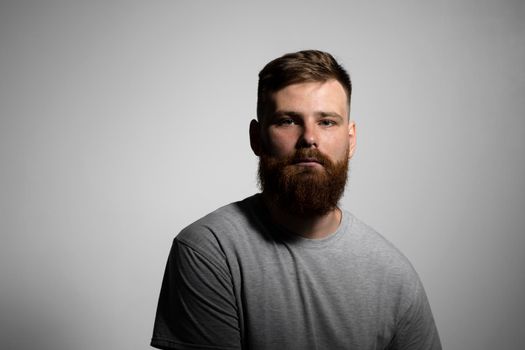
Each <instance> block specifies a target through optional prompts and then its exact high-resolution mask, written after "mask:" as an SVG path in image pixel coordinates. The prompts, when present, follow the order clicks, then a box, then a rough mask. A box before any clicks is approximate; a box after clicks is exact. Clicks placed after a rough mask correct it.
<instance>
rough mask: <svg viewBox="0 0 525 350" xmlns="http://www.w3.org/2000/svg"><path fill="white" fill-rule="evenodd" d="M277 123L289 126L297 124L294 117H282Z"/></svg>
mask: <svg viewBox="0 0 525 350" xmlns="http://www.w3.org/2000/svg"><path fill="white" fill-rule="evenodd" d="M275 124H276V125H277V126H289V125H293V124H295V121H294V120H293V119H292V118H281V119H278V120H277V121H276V122H275Z"/></svg>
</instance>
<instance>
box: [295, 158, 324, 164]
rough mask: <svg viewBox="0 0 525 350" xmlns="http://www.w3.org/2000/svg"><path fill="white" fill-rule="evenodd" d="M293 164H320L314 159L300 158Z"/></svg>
mask: <svg viewBox="0 0 525 350" xmlns="http://www.w3.org/2000/svg"><path fill="white" fill-rule="evenodd" d="M295 163H318V164H321V162H320V161H319V160H318V159H316V158H300V159H297V161H296V162H295Z"/></svg>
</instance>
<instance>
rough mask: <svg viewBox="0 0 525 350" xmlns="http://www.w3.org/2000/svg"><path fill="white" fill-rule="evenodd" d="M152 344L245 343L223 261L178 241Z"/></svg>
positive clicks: (238, 345) (217, 346)
mask: <svg viewBox="0 0 525 350" xmlns="http://www.w3.org/2000/svg"><path fill="white" fill-rule="evenodd" d="M151 345H152V346H155V347H159V348H167V349H195V348H204V349H206V348H210V349H240V348H241V336H240V329H239V321H238V314H237V307H236V302H235V295H234V292H233V286H232V280H231V276H230V274H229V271H228V268H227V265H226V263H225V262H222V263H221V260H220V259H217V257H213V258H211V257H207V256H206V255H205V254H203V253H200V252H197V251H196V250H194V249H192V248H191V247H189V246H187V245H185V244H184V243H181V242H179V241H177V240H175V241H174V244H173V247H172V250H171V252H170V256H169V258H168V263H167V265H166V270H165V273H164V279H163V282H162V288H161V293H160V297H159V303H158V307H157V315H156V319H155V327H154V332H153V339H152V342H151Z"/></svg>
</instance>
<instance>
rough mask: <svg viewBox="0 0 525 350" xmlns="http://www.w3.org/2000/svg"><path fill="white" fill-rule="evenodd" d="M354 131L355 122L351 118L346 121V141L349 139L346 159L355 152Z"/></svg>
mask: <svg viewBox="0 0 525 350" xmlns="http://www.w3.org/2000/svg"><path fill="white" fill-rule="evenodd" d="M355 132H356V127H355V122H354V121H353V120H350V121H349V122H348V141H349V147H348V159H350V158H352V156H353V155H354V152H355V147H356V134H355Z"/></svg>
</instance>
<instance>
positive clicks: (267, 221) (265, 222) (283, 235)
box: [251, 193, 350, 248]
mask: <svg viewBox="0 0 525 350" xmlns="http://www.w3.org/2000/svg"><path fill="white" fill-rule="evenodd" d="M252 199H253V200H252V206H251V207H252V213H253V215H254V216H255V217H257V218H258V219H259V220H258V221H260V223H261V224H262V226H263V227H264V230H265V231H266V232H267V233H268V234H269V235H270V236H271V237H273V238H274V239H275V240H276V241H280V242H283V243H286V244H293V245H296V246H301V247H305V248H320V247H325V246H328V245H331V244H333V243H334V242H336V241H338V240H339V239H340V238H341V237H342V236H343V235H344V232H346V231H347V227H348V225H349V223H350V215H349V213H348V212H347V211H346V210H344V209H342V208H339V210H340V211H341V222H340V223H339V226H338V227H337V229H336V230H335V231H334V232H332V233H330V234H329V235H327V236H326V237H323V238H306V237H303V236H301V235H298V234H296V233H294V232H292V231H290V230H288V229H287V228H286V227H284V226H282V225H279V224H276V223H275V222H273V221H272V219H271V216H270V212H269V210H268V208H267V207H266V205H265V204H264V201H263V199H262V194H261V193H258V194H255V195H254V196H253V197H252Z"/></svg>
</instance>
